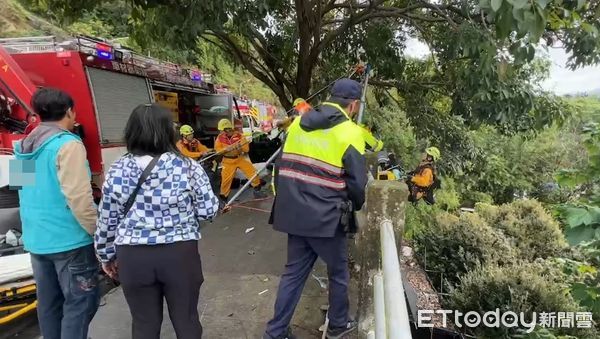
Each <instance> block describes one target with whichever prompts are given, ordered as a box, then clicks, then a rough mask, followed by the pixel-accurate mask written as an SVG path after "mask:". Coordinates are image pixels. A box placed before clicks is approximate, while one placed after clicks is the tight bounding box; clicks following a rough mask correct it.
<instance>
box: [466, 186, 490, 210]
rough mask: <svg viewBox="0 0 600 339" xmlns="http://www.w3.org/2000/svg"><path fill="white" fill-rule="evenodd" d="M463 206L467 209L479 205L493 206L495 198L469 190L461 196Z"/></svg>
mask: <svg viewBox="0 0 600 339" xmlns="http://www.w3.org/2000/svg"><path fill="white" fill-rule="evenodd" d="M461 200H462V205H463V206H465V207H474V206H475V205H477V204H478V203H485V204H491V203H493V202H494V198H492V196H491V195H489V194H487V193H483V192H478V191H471V190H467V191H465V192H463V193H462V194H461Z"/></svg>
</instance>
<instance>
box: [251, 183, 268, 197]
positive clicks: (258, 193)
mask: <svg viewBox="0 0 600 339" xmlns="http://www.w3.org/2000/svg"><path fill="white" fill-rule="evenodd" d="M261 187H262V186H256V187H254V199H264V198H266V197H267V194H266V193H265V192H263V191H261V190H260V189H261Z"/></svg>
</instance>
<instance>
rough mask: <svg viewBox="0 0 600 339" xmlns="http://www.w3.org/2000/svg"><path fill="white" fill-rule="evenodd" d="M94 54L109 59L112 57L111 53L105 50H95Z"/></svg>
mask: <svg viewBox="0 0 600 339" xmlns="http://www.w3.org/2000/svg"><path fill="white" fill-rule="evenodd" d="M96 55H97V56H98V58H100V59H107V60H111V59H112V53H110V52H107V51H96Z"/></svg>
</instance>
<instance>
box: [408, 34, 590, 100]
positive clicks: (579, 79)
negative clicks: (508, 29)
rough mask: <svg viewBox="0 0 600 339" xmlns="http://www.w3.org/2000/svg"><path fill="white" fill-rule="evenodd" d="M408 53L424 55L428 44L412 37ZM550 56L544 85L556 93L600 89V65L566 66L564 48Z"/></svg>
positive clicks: (550, 51) (551, 52)
mask: <svg viewBox="0 0 600 339" xmlns="http://www.w3.org/2000/svg"><path fill="white" fill-rule="evenodd" d="M406 47H407V54H409V55H411V56H414V57H423V56H425V55H427V54H428V53H429V49H428V48H427V45H425V44H423V43H422V42H420V41H418V40H415V39H410V40H408V41H407V44H406ZM548 54H549V55H548V56H549V58H550V60H551V61H552V68H551V70H550V78H549V79H548V80H546V81H545V82H544V83H543V84H542V87H543V88H545V89H547V90H550V91H553V92H555V93H556V94H570V93H581V92H587V91H592V90H597V89H600V66H593V67H585V68H578V69H577V70H575V71H571V70H570V69H568V68H566V66H565V65H566V63H567V59H568V56H567V53H566V52H565V50H563V49H557V48H550V49H549V51H548Z"/></svg>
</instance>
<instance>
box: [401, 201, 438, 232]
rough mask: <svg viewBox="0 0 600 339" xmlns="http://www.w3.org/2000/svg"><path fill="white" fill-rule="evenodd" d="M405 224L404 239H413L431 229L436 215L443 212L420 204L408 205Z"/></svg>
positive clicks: (434, 207)
mask: <svg viewBox="0 0 600 339" xmlns="http://www.w3.org/2000/svg"><path fill="white" fill-rule="evenodd" d="M405 212H406V214H405V224H404V238H405V239H412V238H413V237H414V236H415V235H417V234H419V233H421V232H423V230H425V229H428V228H429V227H431V224H432V223H433V222H434V220H435V215H436V214H437V213H440V212H441V210H440V209H438V208H437V207H436V206H431V205H427V204H424V203H419V204H417V205H413V204H408V203H407V204H406V210H405Z"/></svg>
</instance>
